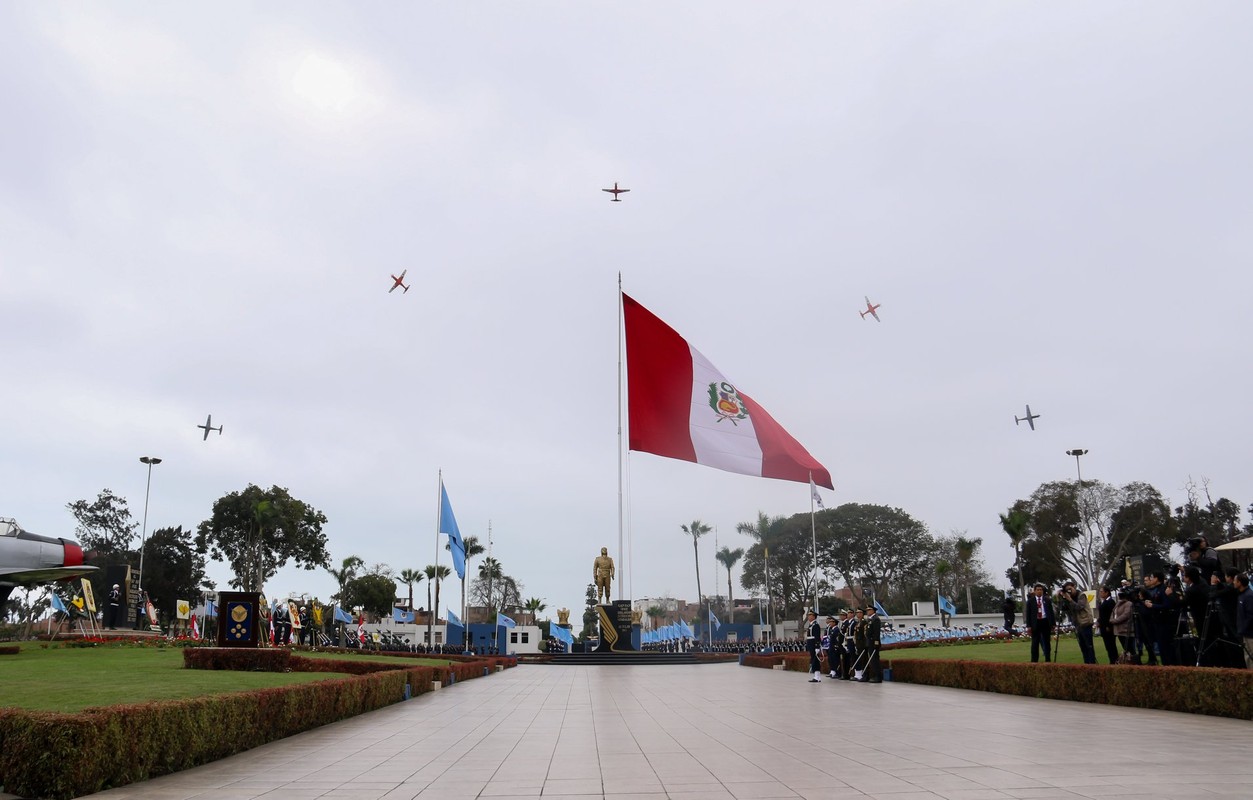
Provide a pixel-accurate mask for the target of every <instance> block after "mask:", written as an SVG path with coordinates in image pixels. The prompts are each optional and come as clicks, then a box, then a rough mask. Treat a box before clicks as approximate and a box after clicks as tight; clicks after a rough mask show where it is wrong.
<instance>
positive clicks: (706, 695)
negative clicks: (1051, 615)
mask: <svg viewBox="0 0 1253 800" xmlns="http://www.w3.org/2000/svg"><path fill="white" fill-rule="evenodd" d="M806 678H807V676H806V675H803V674H800V673H783V672H778V671H772V670H763V669H750V668H745V667H740V666H737V665H735V664H706V665H693V666H621V667H612V666H610V667H603V666H592V667H585V666H538V665H535V666H521V667H518V668H516V669H511V670H507V671H505V672H503V673H500V674H497V675H493V676H491V677H489V678H486V679H479V680H472V681H467V682H465V683H461V684H457V685H456V686H453V687H450V688H447V689H443V690H441V691H438V692H435V693H432V694H427V695H424V696H422V697H418V698H416V699H414V700H411V701H408V702H405V703H401V704H398V705H395V706H392V707H390V708H387V709H383V710H381V711H376V712H373V713H371V714H366V715H364V716H361V717H357V718H355V719H351V720H347V721H345V722H341V723H337V724H335V725H329V726H326V727H324V728H319V729H318V730H315V731H311V732H309V733H305V734H302V735H299V736H294V737H292V738H290V739H285V740H283V741H280V742H274V743H272V744H268V745H265V746H263V747H258V748H256V749H255V750H251V751H249V752H247V753H243V754H240V755H238V756H234V757H232V758H229V759H226V760H223V761H219V762H216V763H214V764H210V765H207V766H204V767H199V768H197V769H193V770H188V771H186V772H180V773H177V774H174V775H168V776H164V777H161V778H156V779H154V780H151V781H147V782H145V783H140V784H135V785H132V786H127V787H122V788H120V789H114V790H111V791H108V792H103V793H101V794H100V795H97V796H98V797H100V798H101V800H104V799H105V798H110V799H111V798H145V799H146V800H181V799H182V798H193V797H194V798H203V799H204V800H249V799H250V798H267V799H272V800H280V799H281V800H313V798H359V799H360V800H377V799H378V798H386V800H410V798H415V797H420V798H472V797H491V798H508V797H529V798H532V797H541V796H542V797H563V798H593V797H595V798H602V797H603V798H612V800H628V799H629V798H647V799H648V800H661V798H681V799H682V800H706V799H707V798H708V799H709V800H723V799H724V798H758V797H760V798H774V797H803V798H811V799H812V800H843V799H844V798H883V800H932V799H933V798H936V799H938V798H943V799H944V800H994V799H996V798H1108V797H1129V796H1132V795H1135V796H1139V797H1153V798H1160V797H1186V798H1189V799H1190V800H1212V798H1218V797H1224V798H1248V797H1251V796H1253V788H1250V787H1253V758H1250V755H1253V724H1250V723H1249V722H1247V721H1240V720H1231V719H1220V718H1215V717H1202V716H1194V715H1188V714H1176V713H1170V712H1164V711H1146V710H1141V709H1129V708H1118V707H1113V706H1094V705H1085V704H1080V703H1066V702H1060V701H1054V700H1039V699H1032V698H1020V697H1006V696H1002V695H994V694H984V693H978V692H968V691H961V690H957V689H940V688H932V687H926V686H910V685H908V684H893V683H885V684H882V685H856V684H850V683H845V682H842V681H823V682H822V683H821V684H809V683H807V682H806Z"/></svg>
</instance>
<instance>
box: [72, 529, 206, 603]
mask: <svg viewBox="0 0 1253 800" xmlns="http://www.w3.org/2000/svg"><path fill="white" fill-rule="evenodd" d="M146 547H147V552H146V554H145V556H144V588H145V589H146V590H147V591H148V597H149V598H150V599H151V600H152V602H153V603H154V604H156V606H157V608H159V609H161V611H162V612H163V613H164V614H167V615H170V616H171V617H172V616H173V615H174V614H175V613H177V601H179V600H187V601H189V602H191V603H192V604H193V605H194V604H195V602H196V600H197V599H198V598H199V596H200V590H201V588H202V587H204V586H206V583H205V574H204V563H205V562H204V556H202V555H201V554H200V553H198V552H197V551H196V543H195V540H194V538H193V534H192V532H191V531H185V530H183V527H182V526H181V525H180V526H178V527H177V528H161V529H159V530H156V531H153V533H152V535H151V536H149V537H148V543H147V546H146ZM207 586H209V587H211V586H212V584H207ZM96 597H97V598H103V597H105V595H102V594H97V595H96ZM96 602H97V603H99V602H101V601H100V600H99V599H97V601H96Z"/></svg>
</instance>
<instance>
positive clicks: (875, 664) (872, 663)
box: [861, 606, 883, 683]
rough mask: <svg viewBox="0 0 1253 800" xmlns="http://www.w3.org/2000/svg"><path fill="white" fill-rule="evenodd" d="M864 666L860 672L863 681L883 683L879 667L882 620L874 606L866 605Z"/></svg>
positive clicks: (881, 644)
mask: <svg viewBox="0 0 1253 800" xmlns="http://www.w3.org/2000/svg"><path fill="white" fill-rule="evenodd" d="M865 626H866V668H865V670H864V671H863V672H862V677H861V681H863V682H864V683H883V673H882V671H881V670H880V669H879V650H880V649H881V648H882V647H883V639H882V632H883V620H881V619H879V615H878V614H876V613H875V608H874V606H866V619H865Z"/></svg>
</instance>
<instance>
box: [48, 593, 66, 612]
mask: <svg viewBox="0 0 1253 800" xmlns="http://www.w3.org/2000/svg"><path fill="white" fill-rule="evenodd" d="M52 610H53V611H60V612H61V613H62V614H65V615H66V616H69V613H70V610H69V609H68V608H66V607H65V601H63V600H62V599H61V595H59V594H57V593H56V592H53V593H52Z"/></svg>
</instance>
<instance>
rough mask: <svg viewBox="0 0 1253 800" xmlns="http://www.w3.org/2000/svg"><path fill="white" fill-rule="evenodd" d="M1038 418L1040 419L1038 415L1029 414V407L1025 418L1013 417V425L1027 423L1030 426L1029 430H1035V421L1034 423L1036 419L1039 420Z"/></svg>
mask: <svg viewBox="0 0 1253 800" xmlns="http://www.w3.org/2000/svg"><path fill="white" fill-rule="evenodd" d="M1039 418H1040V415H1039V414H1032V413H1031V406H1027V416H1025V417H1019V416H1017V415H1015V416H1014V424H1015V425H1017V424H1018V423H1020V422H1025V423H1027V424H1028V425H1030V426H1031V430H1035V421H1036V420H1037V419H1039Z"/></svg>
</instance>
